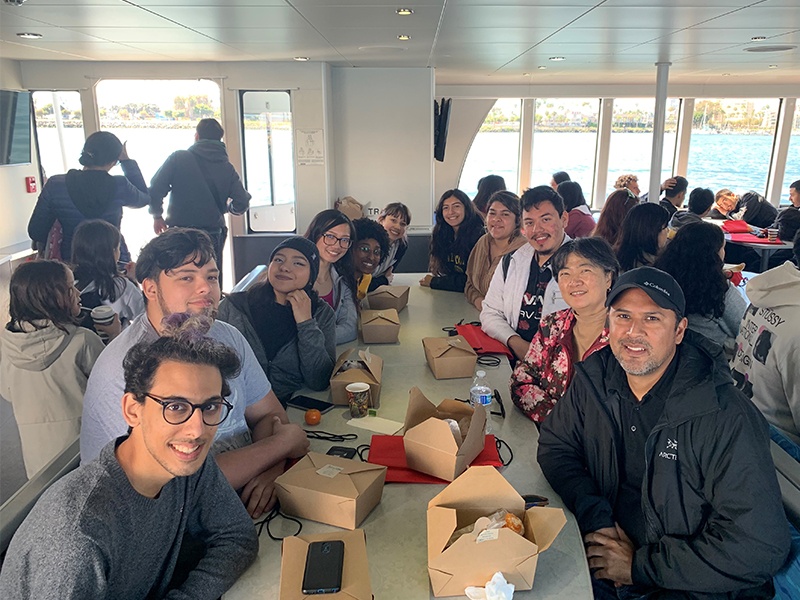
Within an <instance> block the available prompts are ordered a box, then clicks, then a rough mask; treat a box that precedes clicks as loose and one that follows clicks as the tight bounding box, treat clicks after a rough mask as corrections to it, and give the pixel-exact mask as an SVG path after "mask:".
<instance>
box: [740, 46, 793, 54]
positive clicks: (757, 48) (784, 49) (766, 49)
mask: <svg viewBox="0 0 800 600" xmlns="http://www.w3.org/2000/svg"><path fill="white" fill-rule="evenodd" d="M795 48H797V46H753V47H751V48H745V49H744V51H745V52H759V53H764V52H788V51H789V50H794V49H795Z"/></svg>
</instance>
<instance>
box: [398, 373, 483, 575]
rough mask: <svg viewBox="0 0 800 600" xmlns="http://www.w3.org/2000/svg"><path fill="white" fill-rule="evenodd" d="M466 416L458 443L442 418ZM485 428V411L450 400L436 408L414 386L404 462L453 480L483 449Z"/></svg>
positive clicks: (409, 402)
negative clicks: (465, 426) (462, 436)
mask: <svg viewBox="0 0 800 600" xmlns="http://www.w3.org/2000/svg"><path fill="white" fill-rule="evenodd" d="M465 417H467V418H468V419H469V420H470V421H469V429H467V432H466V436H465V437H464V440H463V441H462V442H461V444H458V443H457V442H456V438H455V436H453V434H452V433H451V430H450V426H449V425H448V424H447V423H445V422H444V420H443V419H454V420H455V421H456V422H458V421H461V420H462V419H463V418H465ZM485 426H486V411H485V410H474V409H473V408H472V407H471V406H470V405H469V404H465V403H464V402H459V401H458V400H449V399H446V400H442V402H441V403H440V404H439V406H435V405H434V404H433V403H432V402H431V401H430V400H428V399H427V398H426V397H425V395H424V394H423V393H422V392H421V391H420V389H419V388H417V387H414V388H412V389H411V391H410V392H409V397H408V409H407V411H406V420H405V423H404V429H403V431H404V433H403V446H404V447H405V451H406V462H407V463H408V466H409V467H410V468H412V469H414V470H415V471H419V472H420V473H427V474H428V475H433V476H434V477H438V478H439V479H444V480H445V481H453V480H454V479H455V478H456V477H458V476H459V475H461V473H463V472H464V471H465V470H466V469H467V467H469V465H470V463H471V462H472V461H473V460H475V457H476V456H478V454H480V453H481V450H483V446H484V443H485V438H484V427H485ZM462 433H463V432H462ZM487 581H488V579H487ZM484 583H486V582H484Z"/></svg>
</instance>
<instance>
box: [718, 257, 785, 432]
mask: <svg viewBox="0 0 800 600" xmlns="http://www.w3.org/2000/svg"><path fill="white" fill-rule="evenodd" d="M747 296H748V298H749V299H750V306H749V307H748V308H747V311H746V312H745V314H744V319H742V326H741V328H740V329H739V335H738V336H737V337H736V348H735V354H734V357H733V359H732V360H731V370H732V372H733V378H734V380H735V381H736V384H737V386H738V387H739V388H740V389H742V391H744V392H745V394H747V395H748V396H751V397H752V399H753V403H754V404H755V405H756V406H757V407H758V408H759V409H760V410H761V412H762V413H763V414H764V416H765V417H766V419H767V421H769V422H770V423H771V424H772V425H774V426H775V427H777V428H778V429H780V430H781V432H782V433H784V434H785V435H786V436H787V437H789V438H791V439H792V440H794V441H795V442H796V443H798V444H800V366H799V365H798V362H799V361H798V359H800V270H798V269H797V267H795V266H794V265H793V264H792V263H790V262H785V263H784V264H782V265H781V266H780V267H776V268H774V269H770V270H769V271H767V272H766V273H762V274H761V275H758V276H756V277H753V278H752V279H751V280H750V281H749V282H748V284H747Z"/></svg>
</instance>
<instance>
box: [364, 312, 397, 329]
mask: <svg viewBox="0 0 800 600" xmlns="http://www.w3.org/2000/svg"><path fill="white" fill-rule="evenodd" d="M361 324H362V325H367V324H371V325H378V324H380V325H389V324H392V325H400V316H399V315H398V314H397V311H396V310H395V309H394V308H384V309H383V310H362V311H361Z"/></svg>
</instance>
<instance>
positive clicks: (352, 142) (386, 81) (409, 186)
mask: <svg viewBox="0 0 800 600" xmlns="http://www.w3.org/2000/svg"><path fill="white" fill-rule="evenodd" d="M433 75H434V73H433V70H432V69H424V68H420V69H350V68H333V69H331V90H332V103H331V106H332V112H333V120H332V127H331V128H332V129H333V131H334V132H335V134H336V135H335V139H334V155H335V156H336V165H335V173H336V178H335V179H336V186H335V189H336V195H337V196H339V197H343V196H352V197H354V198H355V199H356V200H358V201H359V202H361V203H362V204H368V205H369V207H370V208H375V209H380V208H382V207H383V206H385V205H386V204H388V203H389V202H403V203H405V204H407V205H408V207H409V208H410V209H411V214H412V224H413V226H414V227H415V228H416V227H421V228H426V227H429V226H430V225H431V224H432V222H433V85H434V80H433Z"/></svg>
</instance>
